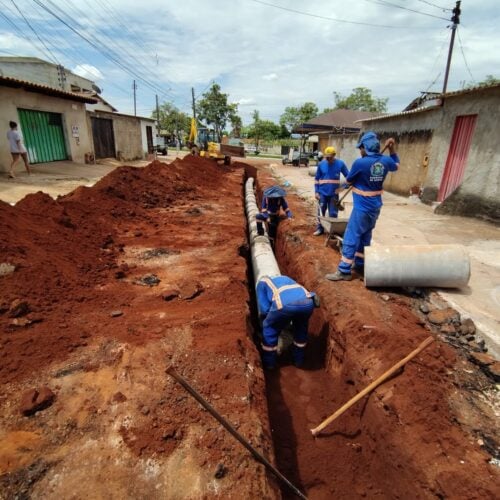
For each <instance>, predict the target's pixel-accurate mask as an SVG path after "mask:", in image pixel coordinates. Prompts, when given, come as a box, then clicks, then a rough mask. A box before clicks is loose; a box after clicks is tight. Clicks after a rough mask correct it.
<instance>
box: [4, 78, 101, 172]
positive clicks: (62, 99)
mask: <svg viewBox="0 0 500 500" xmlns="http://www.w3.org/2000/svg"><path fill="white" fill-rule="evenodd" d="M95 102H96V101H95V99H93V98H91V97H86V96H82V95H80V94H75V93H73V92H68V91H65V90H62V89H58V88H53V87H49V86H47V85H41V84H38V83H33V82H27V81H24V80H19V79H16V78H10V77H6V76H0V123H1V124H2V129H3V131H2V132H1V134H2V135H1V137H2V138H1V139H0V169H1V170H3V171H8V170H9V165H10V162H11V161H12V158H11V155H10V148H9V143H8V141H7V139H6V133H7V131H8V129H9V121H15V122H16V123H18V125H19V127H20V129H21V132H22V135H23V137H24V143H25V145H26V148H27V151H28V156H29V159H30V162H31V163H42V162H51V161H57V160H73V161H75V162H80V163H83V162H84V161H85V159H86V157H87V158H88V156H86V155H89V154H90V155H91V154H92V151H93V145H92V137H91V134H90V133H89V128H88V126H87V114H86V110H85V105H86V104H94V103H95Z"/></svg>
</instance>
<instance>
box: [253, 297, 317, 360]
mask: <svg viewBox="0 0 500 500" xmlns="http://www.w3.org/2000/svg"><path fill="white" fill-rule="evenodd" d="M313 310H314V303H313V300H312V299H307V298H306V299H304V300H302V301H299V302H295V303H293V304H287V305H284V306H283V308H282V309H278V310H276V311H269V313H268V314H267V316H266V319H265V320H264V324H263V327H264V328H263V332H262V333H263V337H264V338H263V341H262V362H263V364H264V367H265V368H274V367H275V366H276V361H277V357H278V337H279V335H280V333H281V331H282V330H283V329H284V328H286V327H287V326H288V325H289V323H290V321H291V322H292V331H293V362H294V363H295V364H296V365H298V366H300V365H302V364H303V363H304V356H305V347H306V344H307V329H308V326H309V318H310V317H311V315H312V313H313Z"/></svg>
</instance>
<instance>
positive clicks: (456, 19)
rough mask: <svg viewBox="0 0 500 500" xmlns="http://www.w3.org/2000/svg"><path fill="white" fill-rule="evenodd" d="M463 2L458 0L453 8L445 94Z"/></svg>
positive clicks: (444, 85)
mask: <svg viewBox="0 0 500 500" xmlns="http://www.w3.org/2000/svg"><path fill="white" fill-rule="evenodd" d="M461 3H462V2H460V1H458V2H457V4H456V5H455V8H454V9H453V15H452V16H451V22H452V23H453V25H452V26H451V40H450V48H449V50H448V60H447V61H446V71H445V74H444V83H443V94H446V87H447V86H448V75H449V74H450V65H451V56H452V54H453V44H454V43H455V32H456V31H457V26H458V25H459V24H460V13H461V10H460V4H461Z"/></svg>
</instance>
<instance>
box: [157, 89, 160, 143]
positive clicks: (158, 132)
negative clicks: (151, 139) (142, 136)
mask: <svg viewBox="0 0 500 500" xmlns="http://www.w3.org/2000/svg"><path fill="white" fill-rule="evenodd" d="M156 132H157V133H156V135H158V136H159V135H160V105H159V104H158V94H156Z"/></svg>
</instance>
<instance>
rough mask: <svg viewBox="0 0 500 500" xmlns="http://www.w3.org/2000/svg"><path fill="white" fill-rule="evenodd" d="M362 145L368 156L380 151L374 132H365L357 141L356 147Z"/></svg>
mask: <svg viewBox="0 0 500 500" xmlns="http://www.w3.org/2000/svg"><path fill="white" fill-rule="evenodd" d="M361 146H363V147H364V148H365V151H366V154H367V155H368V156H371V155H375V154H378V153H380V141H379V140H378V137H377V134H376V133H375V132H372V131H369V132H365V133H364V134H363V135H362V137H361V139H360V140H359V142H358V143H357V144H356V147H357V148H360V147H361Z"/></svg>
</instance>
